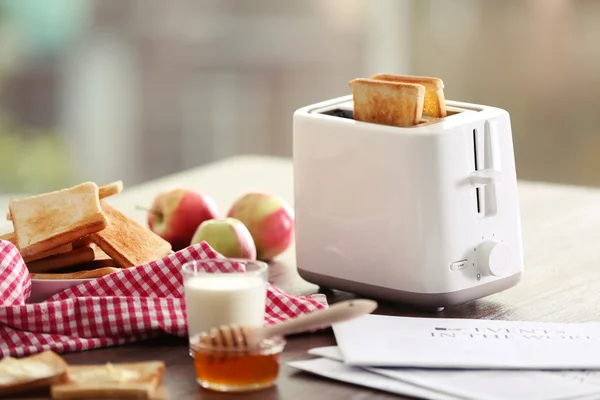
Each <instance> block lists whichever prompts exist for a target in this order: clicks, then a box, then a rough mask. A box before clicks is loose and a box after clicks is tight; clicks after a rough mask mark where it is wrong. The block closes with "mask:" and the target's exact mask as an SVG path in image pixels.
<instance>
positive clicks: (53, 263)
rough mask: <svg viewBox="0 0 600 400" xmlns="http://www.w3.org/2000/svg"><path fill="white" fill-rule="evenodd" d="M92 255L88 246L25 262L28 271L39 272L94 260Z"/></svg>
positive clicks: (92, 250)
mask: <svg viewBox="0 0 600 400" xmlns="http://www.w3.org/2000/svg"><path fill="white" fill-rule="evenodd" d="M94 257H95V254H94V249H93V248H92V247H91V246H88V247H80V248H78V249H74V250H72V251H69V252H66V253H60V254H55V255H53V256H50V257H46V258H42V259H40V260H36V261H32V262H29V263H26V264H27V269H29V272H30V273H40V272H48V271H54V270H57V269H60V268H64V267H70V266H72V265H77V264H81V263H86V262H90V261H93V260H94Z"/></svg>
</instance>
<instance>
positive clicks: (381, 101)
mask: <svg viewBox="0 0 600 400" xmlns="http://www.w3.org/2000/svg"><path fill="white" fill-rule="evenodd" d="M349 86H350V88H351V89H352V94H353V99H354V119H355V120H356V121H362V122H371V123H375V124H381V125H390V126H397V127H409V126H414V125H418V124H420V123H422V122H425V121H427V120H430V119H435V118H444V117H446V116H447V113H446V99H445V97H444V82H443V81H442V80H441V79H439V78H434V77H428V76H412V75H394V74H375V75H373V76H372V77H370V78H358V79H354V80H352V81H350V82H349Z"/></svg>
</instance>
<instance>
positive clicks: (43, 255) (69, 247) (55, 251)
mask: <svg viewBox="0 0 600 400" xmlns="http://www.w3.org/2000/svg"><path fill="white" fill-rule="evenodd" d="M0 240H7V241H9V242H11V243H12V244H14V245H15V246H18V243H17V235H15V233H14V232H10V233H7V234H4V235H0ZM71 250H73V245H72V244H71V243H67V244H63V245H62V246H58V247H55V248H53V249H50V250H46V251H42V252H40V253H37V254H34V255H33V256H29V257H23V256H21V257H23V261H25V262H26V263H28V262H31V261H35V260H39V259H41V258H46V257H50V256H52V255H55V254H60V253H67V252H69V251H71Z"/></svg>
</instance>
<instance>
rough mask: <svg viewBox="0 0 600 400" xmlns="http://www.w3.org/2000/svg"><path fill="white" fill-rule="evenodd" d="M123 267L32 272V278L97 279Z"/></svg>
mask: <svg viewBox="0 0 600 400" xmlns="http://www.w3.org/2000/svg"><path fill="white" fill-rule="evenodd" d="M120 270H121V268H115V267H102V268H97V269H93V270H85V271H77V272H67V273H32V274H30V276H31V279H40V280H70V279H96V278H101V277H103V276H106V275H110V274H112V273H113V272H118V271H120Z"/></svg>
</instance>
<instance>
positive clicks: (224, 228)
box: [190, 218, 256, 260]
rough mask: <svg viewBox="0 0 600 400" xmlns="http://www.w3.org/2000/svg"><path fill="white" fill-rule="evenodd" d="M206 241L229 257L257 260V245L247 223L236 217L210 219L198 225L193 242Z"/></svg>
mask: <svg viewBox="0 0 600 400" xmlns="http://www.w3.org/2000/svg"><path fill="white" fill-rule="evenodd" d="M200 242H206V243H208V244H209V245H210V247H212V248H213V249H214V250H215V251H216V252H218V253H220V254H222V255H223V256H225V257H227V258H245V259H250V260H256V245H255V244H254V240H253V239H252V235H251V234H250V231H249V230H248V228H246V225H244V224H243V223H242V222H241V221H240V220H238V219H235V218H222V219H210V220H207V221H204V222H202V223H201V224H200V226H198V229H196V232H195V233H194V236H193V238H192V242H191V243H190V244H196V243H200Z"/></svg>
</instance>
